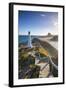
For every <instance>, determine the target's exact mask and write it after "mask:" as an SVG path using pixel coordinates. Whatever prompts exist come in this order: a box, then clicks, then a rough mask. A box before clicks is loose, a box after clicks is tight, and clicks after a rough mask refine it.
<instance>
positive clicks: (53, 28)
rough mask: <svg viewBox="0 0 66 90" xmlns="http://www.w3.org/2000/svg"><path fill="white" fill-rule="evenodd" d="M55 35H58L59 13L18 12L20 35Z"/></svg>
mask: <svg viewBox="0 0 66 90" xmlns="http://www.w3.org/2000/svg"><path fill="white" fill-rule="evenodd" d="M29 31H30V33H31V35H47V34H48V33H51V34H53V35H57V34H58V12H40V11H39V12H37V11H19V12H18V32H19V35H27V34H28V32H29Z"/></svg>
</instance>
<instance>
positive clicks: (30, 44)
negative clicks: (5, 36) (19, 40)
mask: <svg viewBox="0 0 66 90" xmlns="http://www.w3.org/2000/svg"><path fill="white" fill-rule="evenodd" d="M28 47H29V48H32V42H31V35H30V32H28Z"/></svg>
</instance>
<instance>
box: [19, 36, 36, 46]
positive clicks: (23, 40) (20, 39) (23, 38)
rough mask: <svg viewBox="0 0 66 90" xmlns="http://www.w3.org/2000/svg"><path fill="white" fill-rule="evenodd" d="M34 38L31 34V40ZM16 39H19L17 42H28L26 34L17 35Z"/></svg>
mask: <svg viewBox="0 0 66 90" xmlns="http://www.w3.org/2000/svg"><path fill="white" fill-rule="evenodd" d="M34 38H36V36H31V40H32V39H34ZM18 41H19V44H20V43H23V44H27V43H28V35H22V36H21V35H19V36H18Z"/></svg>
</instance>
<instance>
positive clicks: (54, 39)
mask: <svg viewBox="0 0 66 90" xmlns="http://www.w3.org/2000/svg"><path fill="white" fill-rule="evenodd" d="M50 40H51V41H58V36H57V35H56V36H53V38H52V39H50Z"/></svg>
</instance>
